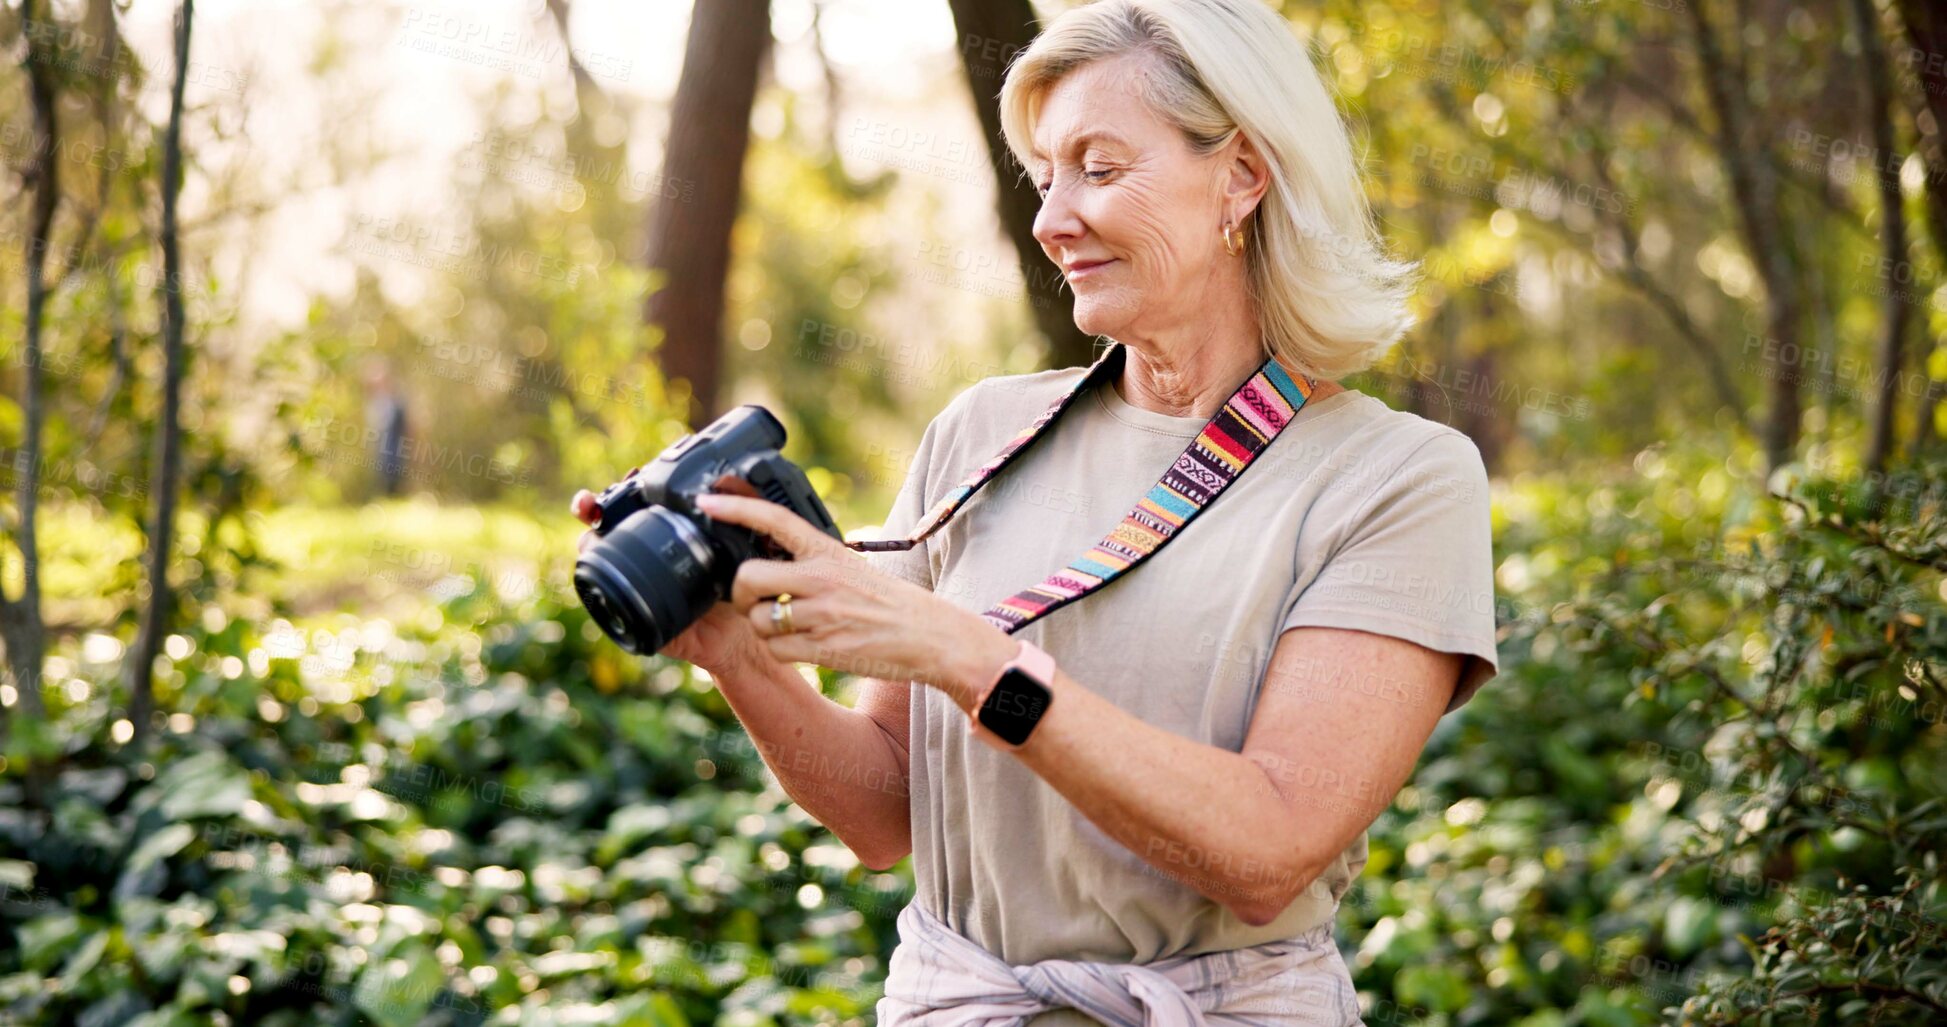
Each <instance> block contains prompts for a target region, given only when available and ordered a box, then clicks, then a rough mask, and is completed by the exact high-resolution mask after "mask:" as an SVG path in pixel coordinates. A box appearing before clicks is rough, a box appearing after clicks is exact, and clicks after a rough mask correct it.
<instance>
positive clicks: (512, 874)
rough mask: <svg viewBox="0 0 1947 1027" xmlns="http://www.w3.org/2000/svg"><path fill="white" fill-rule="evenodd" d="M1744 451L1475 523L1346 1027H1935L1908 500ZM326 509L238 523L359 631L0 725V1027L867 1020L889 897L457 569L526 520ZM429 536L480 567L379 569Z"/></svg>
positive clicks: (1918, 556)
mask: <svg viewBox="0 0 1947 1027" xmlns="http://www.w3.org/2000/svg"><path fill="white" fill-rule="evenodd" d="M1749 459H1750V457H1749V455H1748V454H1744V453H1740V454H1738V455H1736V456H1733V457H1732V458H1730V459H1729V460H1716V459H1709V458H1705V457H1702V456H1699V455H1696V454H1694V453H1692V452H1689V451H1669V450H1652V451H1647V452H1645V453H1643V454H1641V455H1640V456H1639V458H1638V459H1637V461H1636V462H1635V466H1634V467H1633V468H1632V469H1631V473H1629V474H1626V475H1617V476H1614V477H1613V478H1612V479H1608V480H1603V479H1591V478H1588V477H1587V476H1583V477H1580V478H1574V477H1570V476H1567V475H1563V476H1559V477H1554V478H1541V479H1531V480H1527V481H1524V482H1522V483H1519V484H1518V485H1513V486H1510V487H1509V488H1507V489H1505V490H1503V491H1502V492H1501V493H1500V494H1499V495H1498V497H1497V508H1496V516H1497V522H1498V523H1497V533H1498V538H1499V547H1500V549H1501V551H1502V552H1503V553H1504V554H1506V558H1505V559H1504V561H1503V564H1502V567H1501V570H1500V575H1501V582H1500V585H1501V592H1502V595H1501V602H1502V604H1503V609H1502V611H1501V613H1502V620H1503V621H1504V623H1505V624H1506V625H1507V630H1506V638H1505V639H1504V641H1503V643H1502V652H1503V657H1504V661H1505V669H1504V671H1503V677H1502V679H1500V680H1497V681H1496V682H1495V683H1493V684H1492V685H1490V686H1489V688H1488V689H1487V690H1486V691H1485V692H1483V693H1482V695H1481V696H1479V697H1478V698H1476V699H1475V701H1474V702H1472V703H1470V704H1469V705H1468V706H1467V707H1465V708H1464V709H1463V711H1462V712H1460V713H1459V714H1457V715H1455V716H1453V717H1450V718H1447V720H1445V721H1444V722H1443V723H1442V726H1441V728H1440V729H1439V731H1438V732H1437V733H1436V735H1435V738H1434V740H1433V742H1432V743H1431V745H1430V747H1429V750H1428V753H1427V756H1426V758H1425V760H1424V762H1423V764H1422V766H1421V767H1420V769H1419V770H1418V772H1417V773H1416V775H1415V777H1414V780H1413V783H1412V784H1411V785H1410V786H1409V787H1408V788H1407V789H1406V790H1405V791H1404V792H1402V794H1401V795H1400V797H1399V799H1398V800H1397V801H1396V802H1395V803H1394V804H1393V806H1392V807H1391V808H1390V809H1389V810H1387V811H1386V812H1385V813H1384V814H1382V816H1381V817H1380V820H1379V821H1378V823H1377V824H1376V825H1375V828H1374V830H1373V832H1372V838H1371V849H1372V858H1371V862H1370V864H1369V865H1368V867H1367V870H1366V873H1365V875H1364V877H1363V879H1362V881H1361V883H1360V884H1359V886H1358V887H1357V888H1356V889H1355V892H1354V893H1353V895H1352V896H1350V897H1349V898H1348V901H1347V904H1346V908H1345V909H1344V910H1343V911H1342V914H1341V925H1342V929H1343V931H1344V936H1345V937H1346V938H1347V939H1349V942H1350V944H1352V945H1353V948H1354V951H1353V952H1352V953H1351V954H1350V957H1349V962H1350V963H1351V964H1352V966H1353V968H1354V973H1355V976H1356V979H1357V982H1358V984H1359V986H1360V989H1361V991H1362V993H1363V998H1364V1001H1365V1003H1366V1007H1367V1021H1368V1022H1370V1023H1386V1024H1420V1023H1424V1024H1426V1025H1428V1027H1438V1025H1446V1024H1479V1023H1528V1024H1644V1023H1654V1022H1659V1021H1666V1020H1678V1019H1681V1020H1684V1021H1687V1022H1696V1023H1732V1022H1746V1021H1750V1022H1830V1023H1850V1022H1855V1021H1866V1020H1868V1019H1870V1018H1873V1017H1876V1018H1877V1020H1876V1021H1874V1022H1884V1023H1922V1022H1928V1020H1929V1017H1930V1016H1931V1015H1932V1014H1933V1013H1934V1012H1935V1011H1937V1010H1936V1007H1935V1006H1934V1005H1930V1003H1938V1002H1940V1001H1941V998H1942V995H1941V991H1940V988H1941V980H1942V974H1943V972H1947V946H1943V944H1942V941H1941V936H1940V925H1941V924H1942V923H1943V922H1947V920H1943V919H1942V917H1943V914H1944V913H1947V908H1943V897H1942V895H1941V893H1940V882H1941V878H1942V875H1941V873H1940V867H1939V863H1938V859H1937V858H1936V856H1935V855H1934V854H1935V853H1938V852H1939V851H1940V850H1941V849H1942V848H1943V844H1942V843H1943V840H1947V816H1943V814H1942V812H1941V801H1940V800H1941V798H1942V796H1943V794H1944V793H1947V772H1943V770H1942V769H1941V768H1942V767H1943V766H1947V760H1943V759H1942V752H1941V749H1942V746H1943V744H1944V743H1947V737H1944V732H1943V728H1942V726H1941V725H1942V723H1943V720H1947V715H1944V714H1943V711H1944V710H1947V693H1944V692H1943V690H1942V688H1941V685H1940V674H1941V668H1942V666H1943V665H1947V623H1944V622H1943V614H1942V608H1941V604H1940V601H1939V595H1940V588H1941V576H1942V575H1941V565H1942V562H1943V560H1942V551H1941V548H1940V547H1941V545H1942V542H1943V533H1942V531H1941V530H1940V529H1941V517H1942V516H1943V507H1942V499H1943V496H1947V476H1943V475H1942V474H1941V473H1940V472H1939V470H1938V469H1935V470H1931V471H1929V472H1927V473H1905V474H1901V475H1898V476H1894V477H1890V478H1883V479H1857V478H1854V477H1851V476H1848V475H1846V474H1844V473H1843V472H1841V473H1839V474H1837V475H1825V476H1820V477H1813V478H1809V479H1808V480H1806V481H1804V482H1793V481H1790V480H1787V476H1781V477H1780V479H1779V480H1778V481H1777V483H1776V487H1777V488H1778V490H1779V497H1780V498H1766V497H1764V496H1763V495H1762V494H1753V492H1752V490H1751V489H1750V488H1749V487H1748V486H1747V485H1745V484H1744V483H1745V482H1749V481H1751V478H1750V475H1749V464H1748V463H1747V461H1748V460H1749ZM350 522H351V523H354V524H356V525H358V526H359V527H358V532H359V533H360V534H363V535H369V536H370V538H369V539H367V540H364V541H362V542H361V541H359V539H358V536H357V535H354V536H352V537H349V538H348V537H346V536H345V533H344V531H343V527H342V526H343V524H344V523H346V519H344V518H333V517H329V516H323V515H318V514H312V513H305V512H302V511H296V512H290V513H286V514H283V515H280V517H279V518H278V519H276V520H275V521H272V522H267V530H266V532H265V533H266V534H267V535H270V536H275V537H276V538H278V539H279V544H280V545H281V546H282V547H284V548H282V549H280V550H279V551H280V552H282V553H286V554H288V557H287V558H288V559H290V560H292V561H293V562H294V563H295V564H298V565H302V564H305V563H307V562H308V563H314V564H318V565H319V566H320V567H323V568H327V569H329V571H328V574H329V575H335V576H339V577H344V576H357V575H359V574H360V568H363V569H364V570H363V572H362V576H364V577H366V578H376V579H380V580H382V581H388V582H391V583H393V584H400V585H404V586H407V589H406V591H405V592H403V593H401V594H400V595H398V596H396V597H394V599H392V600H385V599H382V598H376V597H373V598H368V599H361V600H360V602H359V603H358V604H357V605H360V606H369V607H371V608H373V609H388V610H396V611H402V612H400V613H398V614H396V615H395V616H393V617H392V619H390V620H388V619H384V618H380V617H367V618H363V619H361V618H358V617H352V616H348V615H345V614H323V615H320V616H317V617H313V618H309V619H302V618H300V619H299V620H297V621H291V620H277V619H269V620H260V621H248V620H245V619H242V618H232V617H230V616H229V615H227V614H225V613H224V612H222V610H223V607H222V606H220V605H210V606H206V607H204V608H203V610H202V613H201V616H200V619H199V620H197V621H196V622H195V624H194V626H193V628H192V629H190V630H187V631H185V632H183V633H181V634H180V635H179V636H178V637H177V638H176V639H174V640H172V641H171V643H170V645H169V646H168V647H167V653H168V656H167V659H166V660H165V664H166V666H165V668H164V671H163V673H161V674H160V675H159V677H158V696H157V699H158V706H159V708H160V709H161V710H163V711H166V712H165V713H163V714H159V715H158V717H157V722H156V725H155V727H156V731H155V733H154V737H153V738H152V740H150V741H149V742H147V743H145V744H137V745H127V744H123V741H122V739H124V738H125V737H126V735H125V734H123V733H121V732H125V731H126V726H122V727H118V726H117V724H116V718H118V717H119V716H120V714H119V712H118V710H119V709H120V707H121V698H120V696H119V687H120V686H119V684H118V683H117V681H118V679H117V669H118V667H117V657H116V652H117V647H116V646H115V645H114V643H113V641H112V639H110V638H109V637H108V636H103V635H92V636H87V637H85V638H83V639H81V640H80V641H79V643H78V645H76V646H74V647H70V648H69V649H68V650H66V651H64V652H62V653H61V654H60V655H57V656H56V657H55V658H54V659H53V660H52V661H50V664H51V667H52V669H51V671H50V689H49V692H48V698H49V706H50V709H51V716H52V718H53V720H52V722H51V723H50V724H48V725H46V727H45V729H39V728H34V727H33V726H31V725H27V724H18V725H17V731H16V734H15V737H14V739H13V740H12V741H11V743H10V747H9V749H8V750H7V753H6V760H7V764H6V767H5V771H4V777H0V839H3V840H0V851H4V852H6V853H7V857H6V858H5V859H4V860H0V1003H4V1005H0V1008H4V1009H6V1010H8V1011H9V1013H10V1014H11V1015H13V1016H14V1017H16V1018H18V1019H21V1020H23V1021H26V1022H48V1023H52V1022H69V1021H77V1020H83V1018H88V1019H86V1020H85V1021H84V1022H121V1021H124V1020H128V1019H130V1018H133V1017H137V1016H146V1017H148V1018H149V1019H147V1020H146V1021H143V1022H148V1023H169V1022H173V1020H175V1019H182V1018H191V1019H196V1020H199V1021H200V1020H202V1019H204V1018H207V1017H209V1016H212V1015H215V1014H217V1013H218V1012H221V1013H222V1014H223V1015H225V1016H227V1017H229V1018H230V1021H231V1022H237V1023H244V1022H247V1023H271V1024H275V1023H292V1024H296V1023H334V1022H338V1023H350V1022H365V1021H370V1022H374V1023H387V1024H390V1023H400V1024H410V1023H430V1024H448V1023H450V1024H467V1023H478V1022H482V1021H483V1020H484V1019H488V1018H493V1019H494V1020H495V1022H527V1023H548V1022H556V1021H558V1020H559V1021H565V1020H568V1019H572V1018H573V1017H574V1016H578V1015H582V1014H583V1013H586V1015H589V1016H593V1017H596V1018H598V1019H601V1020H604V1021H607V1020H615V1021H619V1022H641V1023H682V1022H687V1023H713V1022H752V1023H780V1024H782V1023H811V1022H819V1021H847V1020H857V1019H859V1018H861V1017H863V1016H866V1015H868V1014H869V1012H870V1008H871V1005H872V1003H873V1001H875V1000H876V996H877V994H878V988H879V984H880V982H881V981H883V978H884V972H885V962H884V961H885V956H886V954H887V953H888V952H889V951H890V948H891V946H892V945H893V944H894V942H895V940H896V939H895V935H894V933H893V926H892V923H893V919H894V916H895V914H896V913H897V911H898V909H899V908H900V907H901V906H902V905H903V904H904V902H905V901H906V900H907V899H908V898H909V897H910V894H911V884H910V877H909V875H908V872H907V871H906V870H905V869H904V868H902V869H901V870H899V871H896V872H892V873H873V872H870V871H868V870H866V869H865V868H863V867H861V866H860V865H859V864H858V863H857V861H856V860H855V859H853V858H852V856H851V855H850V853H849V852H848V851H847V850H845V849H844V847H843V846H841V845H839V844H838V843H836V842H835V841H834V840H833V839H832V838H831V836H830V835H829V834H828V833H826V832H825V831H824V830H823V829H822V828H820V827H819V826H818V825H816V824H815V823H812V822H811V821H809V820H808V818H806V816H805V815H804V814H803V813H802V812H801V811H799V810H798V809H797V808H796V807H795V806H794V805H792V804H791V803H790V802H789V800H788V798H787V797H786V796H784V795H783V794H782V793H781V792H779V791H778V790H777V788H776V786H775V785H774V784H773V783H772V782H771V779H770V778H769V776H768V774H767V772H766V771H765V770H764V769H763V767H762V762H761V759H760V758H759V754H758V753H756V752H754V751H753V750H752V747H751V745H750V743H749V740H748V739H747V737H746V736H745V735H744V734H743V733H742V731H741V730H740V729H739V728H738V727H737V725H736V722H735V719H734V717H733V716H732V715H731V713H730V711H729V710H728V708H727V707H726V706H725V704H724V703H723V701H722V699H721V697H720V696H718V695H717V694H716V693H715V692H714V690H712V689H711V688H710V686H709V683H708V682H707V681H706V680H703V679H701V678H700V677H699V676H698V675H697V674H696V672H695V671H693V670H692V669H690V668H688V667H685V666H683V665H676V664H668V663H663V662H660V661H647V662H639V661H634V660H632V659H629V658H626V657H624V656H623V655H622V654H621V653H620V652H619V651H617V650H616V649H614V647H613V646H610V645H608V644H607V643H606V642H605V641H601V640H600V639H599V634H598V633H597V632H596V631H595V630H594V628H593V627H592V626H591V625H590V624H589V623H588V622H587V620H586V618H585V617H584V616H583V615H582V613H581V611H580V609H579V607H578V606H577V605H576V604H575V603H574V602H573V600H572V597H571V593H570V592H569V590H568V589H567V586H566V583H565V581H563V580H562V579H561V577H560V573H561V572H563V571H565V567H557V570H556V572H555V573H553V574H543V575H539V576H538V579H537V578H536V577H532V576H528V572H526V571H522V570H514V571H508V570H505V569H499V568H502V567H504V566H513V567H516V568H519V567H523V566H525V565H524V564H522V563H521V562H520V561H521V560H522V559H523V558H526V557H529V556H531V555H533V554H534V553H535V551H536V547H545V546H546V545H548V544H550V543H549V542H548V540H549V539H551V538H555V537H565V535H566V531H565V530H564V528H565V526H564V525H562V524H559V523H553V524H551V525H550V526H549V527H547V528H546V529H545V530H544V529H542V528H541V527H540V526H538V525H537V526H531V527H522V526H521V525H520V524H518V523H517V520H516V521H510V520H507V519H506V515H502V514H496V515H494V516H493V517H492V518H487V519H484V520H483V519H482V518H480V517H479V515H477V514H474V513H472V512H470V511H459V510H456V511H452V512H448V513H441V512H439V511H437V510H429V509H426V508H423V504H410V505H404V506H401V507H400V508H399V509H397V510H391V511H387V510H385V509H384V508H373V509H371V510H367V511H365V512H364V513H363V514H362V515H361V516H358V517H356V518H353V519H352V520H351V521H350ZM473 522H478V524H477V525H475V526H474V527H472V528H467V527H466V525H468V524H469V523H473ZM433 525H439V527H436V528H435V527H431V526H433ZM306 533H309V534H310V535H312V536H315V539H316V541H314V542H313V543H304V542H303V541H302V538H301V537H302V536H304V535H305V534H306ZM442 540H443V541H445V542H447V543H449V544H450V545H451V546H452V547H453V548H454V549H455V550H457V551H465V550H467V549H479V548H492V547H494V546H499V547H502V549H503V553H502V557H503V558H504V559H507V560H512V561H513V562H512V564H502V563H500V562H491V563H490V562H484V561H483V562H481V563H472V562H454V561H452V560H451V559H449V558H447V557H446V556H443V555H442V556H436V557H429V558H427V559H423V560H404V559H401V558H399V556H398V554H399V553H401V552H426V553H437V552H440V551H439V550H437V549H435V548H433V547H435V546H437V545H438V544H439V543H440V542H441V541H442ZM327 543H328V544H327ZM361 561H365V562H361ZM549 565H550V566H555V564H553V563H550V564H549ZM401 568H404V570H405V571H406V572H409V573H396V572H399V571H400V570H401ZM294 570H295V568H294ZM393 579H398V580H396V581H395V580H393ZM423 589H430V598H429V593H428V592H426V591H422V590H423ZM253 624H267V625H268V626H267V627H264V628H261V629H260V628H258V627H254V626H253ZM823 680H826V681H828V682H829V681H830V679H829V678H827V679H823ZM849 684H850V682H849V681H843V680H841V681H837V682H836V683H835V687H837V688H839V689H841V690H842V689H844V688H846V687H847V686H848V685H849ZM841 694H842V692H841ZM502 1017H505V1018H507V1019H506V1020H505V1021H503V1020H502V1019H501V1018H502ZM185 1022H186V1021H185Z"/></svg>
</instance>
